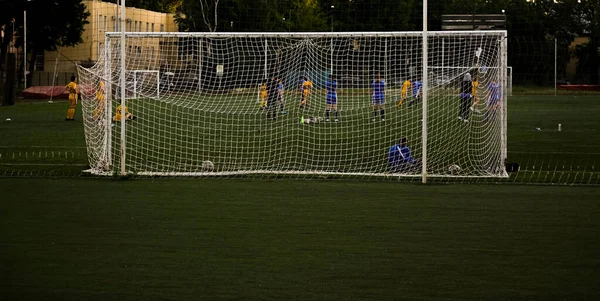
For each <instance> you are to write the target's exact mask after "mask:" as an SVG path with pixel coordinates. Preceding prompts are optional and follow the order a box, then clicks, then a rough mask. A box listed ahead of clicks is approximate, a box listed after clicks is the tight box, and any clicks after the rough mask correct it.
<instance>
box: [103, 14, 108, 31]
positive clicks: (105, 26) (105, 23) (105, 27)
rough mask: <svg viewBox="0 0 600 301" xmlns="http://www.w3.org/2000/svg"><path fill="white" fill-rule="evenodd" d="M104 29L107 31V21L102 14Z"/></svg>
mask: <svg viewBox="0 0 600 301" xmlns="http://www.w3.org/2000/svg"><path fill="white" fill-rule="evenodd" d="M104 31H108V23H107V22H106V16H104Z"/></svg>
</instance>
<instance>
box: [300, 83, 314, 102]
mask: <svg viewBox="0 0 600 301" xmlns="http://www.w3.org/2000/svg"><path fill="white" fill-rule="evenodd" d="M312 87H313V83H312V82H311V81H310V79H309V78H308V76H304V80H303V81H302V98H301V99H300V108H302V109H305V108H306V107H308V100H309V98H310V92H311V90H312Z"/></svg>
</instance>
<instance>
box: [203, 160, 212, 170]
mask: <svg viewBox="0 0 600 301" xmlns="http://www.w3.org/2000/svg"><path fill="white" fill-rule="evenodd" d="M214 169H215V165H214V164H213V163H212V161H209V160H205V161H202V171H213V170H214Z"/></svg>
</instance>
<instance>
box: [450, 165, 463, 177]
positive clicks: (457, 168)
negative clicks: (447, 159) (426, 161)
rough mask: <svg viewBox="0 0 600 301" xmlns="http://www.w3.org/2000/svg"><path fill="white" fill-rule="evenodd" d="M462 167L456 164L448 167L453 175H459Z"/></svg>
mask: <svg viewBox="0 0 600 301" xmlns="http://www.w3.org/2000/svg"><path fill="white" fill-rule="evenodd" d="M460 170H461V168H460V166H458V165H456V164H452V165H450V166H449V167H448V171H449V172H450V173H451V174H453V175H457V174H459V173H460Z"/></svg>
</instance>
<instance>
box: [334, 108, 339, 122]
mask: <svg viewBox="0 0 600 301" xmlns="http://www.w3.org/2000/svg"><path fill="white" fill-rule="evenodd" d="M333 115H335V119H336V120H337V119H338V113H337V110H334V111H333Z"/></svg>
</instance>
